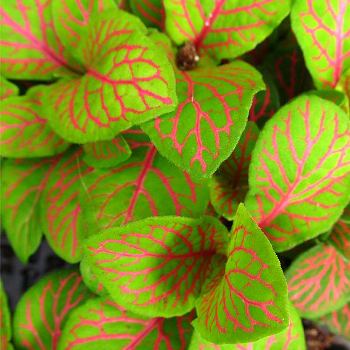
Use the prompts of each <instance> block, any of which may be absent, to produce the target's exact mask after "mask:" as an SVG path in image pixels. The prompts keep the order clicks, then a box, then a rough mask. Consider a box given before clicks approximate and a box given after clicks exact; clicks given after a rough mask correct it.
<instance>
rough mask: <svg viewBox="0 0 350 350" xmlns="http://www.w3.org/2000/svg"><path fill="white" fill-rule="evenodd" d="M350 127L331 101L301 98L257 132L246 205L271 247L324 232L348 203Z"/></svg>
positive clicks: (285, 246) (282, 246)
mask: <svg viewBox="0 0 350 350" xmlns="http://www.w3.org/2000/svg"><path fill="white" fill-rule="evenodd" d="M349 146H350V125H349V118H348V116H347V115H346V114H345V113H344V112H343V111H342V110H341V109H340V107H338V106H336V105H335V104H333V103H331V102H328V101H326V100H323V99H320V98H319V97H316V96H301V97H298V98H296V99H295V100H293V101H292V102H291V103H289V104H287V105H286V106H284V107H282V108H281V109H280V110H279V111H278V112H277V113H276V114H275V116H274V117H273V118H272V119H270V120H269V121H268V122H267V123H266V124H265V127H264V130H263V131H262V132H261V133H260V136H259V139H258V141H257V143H256V146H255V148H254V151H253V153H252V160H251V163H250V168H249V192H248V195H247V197H246V201H245V203H246V206H247V208H248V209H249V210H250V211H251V212H252V213H253V217H254V218H255V219H256V221H257V222H258V224H259V226H260V227H261V228H262V229H263V230H264V231H265V233H266V235H267V237H268V238H269V239H270V241H271V243H272V244H273V246H274V248H275V250H276V251H283V250H287V249H289V248H292V247H294V246H296V245H297V244H299V243H301V242H303V241H305V240H308V239H311V238H313V237H316V236H317V235H319V234H321V233H323V232H325V231H327V230H329V229H330V228H331V227H332V225H333V224H334V223H335V222H336V221H337V219H338V218H339V216H340V215H341V213H342V211H343V209H344V207H345V206H346V204H347V203H348V201H349V193H348V191H347V189H348V188H349V186H350V177H349V176H348V174H349V170H350V147H349Z"/></svg>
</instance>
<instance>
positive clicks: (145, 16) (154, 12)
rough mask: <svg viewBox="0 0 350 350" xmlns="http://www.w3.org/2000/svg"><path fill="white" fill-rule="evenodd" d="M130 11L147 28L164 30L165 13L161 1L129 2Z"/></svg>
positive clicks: (140, 0)
mask: <svg viewBox="0 0 350 350" xmlns="http://www.w3.org/2000/svg"><path fill="white" fill-rule="evenodd" d="M129 3H130V7H131V11H132V12H133V13H134V14H135V15H137V16H138V17H139V18H140V19H141V20H142V22H143V23H144V24H145V25H146V26H147V27H155V28H158V29H159V30H163V29H164V22H165V13H164V8H163V1H162V0H129Z"/></svg>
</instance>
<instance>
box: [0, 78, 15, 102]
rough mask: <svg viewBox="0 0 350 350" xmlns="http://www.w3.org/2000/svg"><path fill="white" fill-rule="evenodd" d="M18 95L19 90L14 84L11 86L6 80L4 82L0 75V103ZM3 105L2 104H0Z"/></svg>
mask: <svg viewBox="0 0 350 350" xmlns="http://www.w3.org/2000/svg"><path fill="white" fill-rule="evenodd" d="M18 94H19V89H18V87H17V86H16V85H15V84H12V83H11V82H9V81H8V80H6V79H5V78H4V77H3V76H2V75H1V74H0V101H2V100H4V99H6V98H8V97H10V96H17V95H18ZM1 104H3V102H1Z"/></svg>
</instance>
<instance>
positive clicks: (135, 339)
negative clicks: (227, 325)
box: [58, 298, 192, 350]
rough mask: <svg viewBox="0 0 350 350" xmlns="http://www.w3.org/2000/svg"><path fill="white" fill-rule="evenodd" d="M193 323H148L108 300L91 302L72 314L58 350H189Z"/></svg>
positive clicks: (183, 319) (186, 318)
mask: <svg viewBox="0 0 350 350" xmlns="http://www.w3.org/2000/svg"><path fill="white" fill-rule="evenodd" d="M190 321H191V317H190V316H184V317H178V318H171V319H165V318H151V319H147V318H144V317H142V316H139V315H135V314H133V313H132V312H130V311H127V310H125V309H123V308H122V307H120V306H119V305H117V304H115V303H113V302H112V301H110V300H108V299H102V298H96V299H91V300H89V301H88V302H86V303H85V304H84V305H82V306H79V307H78V308H76V309H75V310H74V311H73V312H72V313H71V314H70V316H69V319H68V321H67V323H66V324H65V326H64V329H63V332H62V336H61V339H60V342H59V346H58V350H93V349H98V348H101V349H103V350H116V349H118V350H128V349H129V350H146V349H157V350H186V349H187V344H188V343H189V340H190V337H191V331H192V329H191V328H192V327H191V325H190Z"/></svg>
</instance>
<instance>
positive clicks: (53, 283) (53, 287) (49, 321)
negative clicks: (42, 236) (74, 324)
mask: <svg viewBox="0 0 350 350" xmlns="http://www.w3.org/2000/svg"><path fill="white" fill-rule="evenodd" d="M89 297H90V292H89V291H88V290H87V289H86V287H85V286H84V284H83V283H82V279H81V277H80V275H79V274H78V273H77V272H75V271H74V270H73V271H72V270H60V271H56V272H53V273H51V274H49V275H47V276H45V277H44V278H42V279H41V280H40V281H39V282H37V283H36V284H35V285H34V286H32V287H31V288H30V289H29V290H28V291H27V292H26V293H25V294H24V295H23V296H22V298H21V299H20V301H19V303H18V304H17V307H16V311H15V315H14V321H13V323H14V326H13V336H14V341H15V345H16V348H17V349H38V350H48V349H52V350H57V345H58V341H59V338H60V335H61V331H62V327H63V325H64V323H65V322H66V320H67V317H68V315H69V313H70V311H71V310H73V309H75V308H76V307H77V306H79V305H80V304H82V303H84V302H85V301H86V300H87V299H89Z"/></svg>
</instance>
